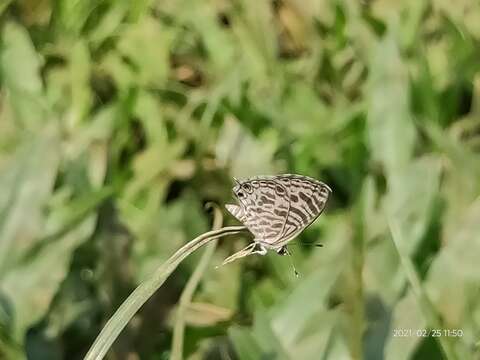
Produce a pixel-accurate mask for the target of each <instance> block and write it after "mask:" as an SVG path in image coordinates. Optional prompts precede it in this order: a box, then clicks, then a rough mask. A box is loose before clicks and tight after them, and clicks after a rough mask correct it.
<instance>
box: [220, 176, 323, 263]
mask: <svg viewBox="0 0 480 360" xmlns="http://www.w3.org/2000/svg"><path fill="white" fill-rule="evenodd" d="M236 182H237V184H236V185H235V187H234V188H233V193H234V194H235V197H236V198H237V199H238V205H231V204H227V205H226V208H227V210H228V211H229V212H230V213H231V214H232V215H233V216H235V217H236V218H237V219H238V220H239V221H241V222H242V223H243V224H244V225H245V226H246V227H247V228H248V230H249V231H250V232H251V233H252V234H253V235H254V242H253V244H250V245H249V246H248V247H247V248H246V249H244V250H242V251H245V255H243V253H242V254H239V257H242V256H246V255H249V254H250V253H257V254H262V255H264V254H265V253H266V252H267V250H275V251H277V252H278V253H279V254H280V255H286V254H287V253H288V251H287V249H286V244H287V243H288V242H289V241H291V240H292V239H293V238H295V237H296V236H297V235H299V234H300V233H301V232H302V231H303V230H304V229H305V228H307V227H308V226H309V225H310V224H311V223H312V222H313V221H315V219H316V218H317V217H318V216H320V214H321V213H322V212H323V209H324V208H325V204H326V202H327V200H328V197H329V196H330V194H331V192H332V190H331V189H330V187H329V186H328V185H326V184H325V183H323V182H321V181H318V180H316V179H313V178H310V177H307V176H302V175H294V174H283V175H276V176H258V177H253V178H249V179H246V180H242V181H238V180H236ZM255 247H258V248H259V249H258V250H255ZM236 258H237V257H235V259H236ZM229 259H230V258H229ZM229 259H227V260H229ZM235 259H233V260H235ZM233 260H231V261H233Z"/></svg>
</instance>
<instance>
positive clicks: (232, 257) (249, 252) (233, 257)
mask: <svg viewBox="0 0 480 360" xmlns="http://www.w3.org/2000/svg"><path fill="white" fill-rule="evenodd" d="M255 245H256V243H254V242H253V243H251V244H248V246H246V247H245V248H243V249H242V250H240V251H237V252H236V253H235V254H233V255H230V256H229V257H227V258H226V259H225V260H223V263H222V265H226V264H228V263H231V262H232V261H235V260H237V259H240V258H242V257H245V256H248V255H252V254H254V253H255V251H254V250H255Z"/></svg>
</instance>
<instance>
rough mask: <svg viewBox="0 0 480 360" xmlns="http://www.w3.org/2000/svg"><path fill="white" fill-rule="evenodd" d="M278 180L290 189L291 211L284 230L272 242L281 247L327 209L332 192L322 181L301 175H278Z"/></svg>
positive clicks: (274, 245) (276, 246)
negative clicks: (326, 205)
mask: <svg viewBox="0 0 480 360" xmlns="http://www.w3.org/2000/svg"><path fill="white" fill-rule="evenodd" d="M276 182H277V183H279V184H282V185H283V186H284V187H285V188H286V189H287V190H288V201H289V207H288V208H289V211H288V215H287V217H286V220H285V226H284V227H283V229H282V232H281V233H280V234H279V235H278V236H277V237H276V238H275V239H274V240H273V241H272V242H271V243H270V244H271V245H272V246H273V247H274V248H279V247H281V246H283V245H285V244H286V243H288V242H289V241H290V240H292V239H293V238H295V237H296V236H297V235H298V234H300V233H301V232H302V231H303V230H305V229H306V228H307V227H308V226H309V225H310V224H311V223H313V221H315V219H316V218H317V217H319V216H320V215H321V213H322V212H323V210H324V209H325V204H326V202H327V200H328V198H329V196H330V194H331V192H332V190H331V189H330V187H328V186H327V185H326V184H324V183H323V182H321V181H318V180H315V179H313V178H309V177H306V176H301V175H291V174H285V175H278V176H277V177H276Z"/></svg>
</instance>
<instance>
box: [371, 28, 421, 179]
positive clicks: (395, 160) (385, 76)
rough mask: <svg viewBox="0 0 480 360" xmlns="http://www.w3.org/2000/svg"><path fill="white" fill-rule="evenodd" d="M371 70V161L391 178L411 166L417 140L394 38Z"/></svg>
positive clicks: (376, 53)
mask: <svg viewBox="0 0 480 360" xmlns="http://www.w3.org/2000/svg"><path fill="white" fill-rule="evenodd" d="M370 68H371V75H370V80H369V86H368V101H369V106H368V132H367V134H368V141H369V144H370V148H371V151H372V158H373V159H374V160H375V161H378V162H379V163H380V164H381V165H383V167H384V168H385V171H386V173H387V175H390V174H393V173H395V172H396V171H397V170H400V169H402V168H403V167H405V166H406V165H407V164H408V162H409V161H410V158H411V157H412V154H413V147H414V143H415V138H416V131H415V128H414V125H413V122H412V118H411V114H410V103H409V83H408V75H407V69H406V67H405V65H404V63H403V60H402V58H401V56H400V52H399V49H398V45H397V42H396V41H395V38H394V36H393V34H388V35H387V36H386V37H385V38H384V39H383V40H382V41H381V42H380V43H379V44H378V45H377V47H376V49H375V51H374V53H373V56H372V61H371V64H370Z"/></svg>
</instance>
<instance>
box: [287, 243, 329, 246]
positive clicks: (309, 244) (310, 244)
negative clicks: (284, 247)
mask: <svg viewBox="0 0 480 360" xmlns="http://www.w3.org/2000/svg"><path fill="white" fill-rule="evenodd" d="M300 244H303V245H308V246H315V247H323V244H320V243H318V244H315V243H308V242H295V243H293V244H289V246H292V245H300Z"/></svg>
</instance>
